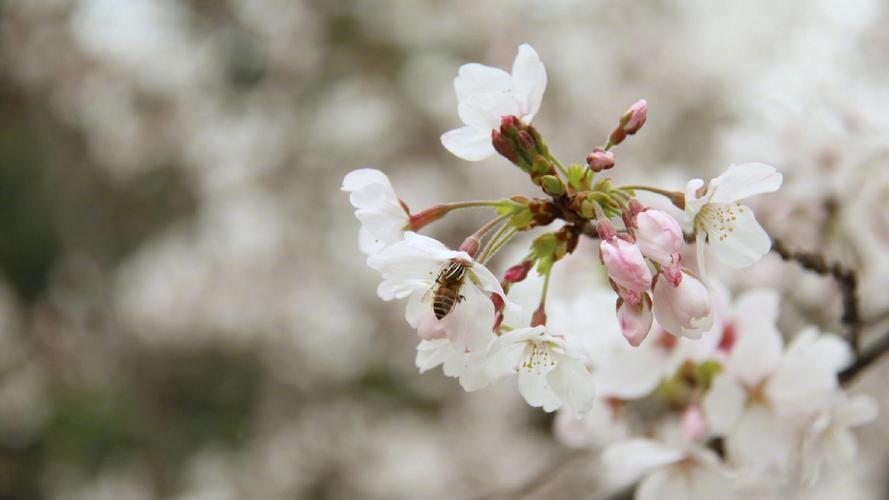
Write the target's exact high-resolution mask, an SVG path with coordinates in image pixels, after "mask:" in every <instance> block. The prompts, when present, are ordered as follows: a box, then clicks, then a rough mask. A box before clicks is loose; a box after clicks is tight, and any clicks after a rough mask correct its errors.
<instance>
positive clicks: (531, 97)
mask: <svg viewBox="0 0 889 500" xmlns="http://www.w3.org/2000/svg"><path fill="white" fill-rule="evenodd" d="M454 90H455V91H456V93H457V101H458V106H457V111H458V113H459V115H460V119H461V120H462V121H463V123H464V124H465V126H464V127H461V128H457V129H454V130H451V131H448V132H445V133H444V134H443V135H442V136H441V143H442V145H443V146H444V147H445V148H447V150H448V151H450V152H451V153H453V154H455V155H457V156H459V157H460V158H463V159H464V160H469V161H478V160H483V159H485V158H488V157H490V156H493V155H494V154H495V150H494V147H493V145H492V144H491V131H492V130H494V129H496V128H498V127H500V119H501V117H502V116H507V115H511V116H516V117H518V118H519V119H520V120H521V121H522V122H523V123H525V124H530V123H531V120H533V119H534V115H536V114H537V111H538V110H540V103H541V101H542V100H543V93H544V91H545V90H546V69H545V68H544V67H543V63H542V62H541V61H540V58H539V57H538V55H537V52H536V51H535V50H534V48H533V47H531V46H530V45H528V44H522V45H521V46H519V51H518V54H517V55H516V58H515V61H514V62H513V65H512V74H509V73H507V72H506V71H503V70H502V69H499V68H493V67H490V66H485V65H482V64H478V63H471V64H464V65H463V66H461V67H460V70H459V72H458V75H457V78H455V79H454Z"/></svg>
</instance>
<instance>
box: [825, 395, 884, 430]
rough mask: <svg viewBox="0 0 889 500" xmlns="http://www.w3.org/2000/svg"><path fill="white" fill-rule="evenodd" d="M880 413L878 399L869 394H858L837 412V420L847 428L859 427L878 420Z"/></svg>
mask: <svg viewBox="0 0 889 500" xmlns="http://www.w3.org/2000/svg"><path fill="white" fill-rule="evenodd" d="M879 412H880V408H879V406H877V400H876V399H874V398H873V397H871V396H870V395H867V394H858V395H855V396H852V397H851V398H849V401H847V402H846V403H845V404H844V405H843V406H842V407H840V408H839V409H838V410H837V416H836V418H837V420H838V421H841V422H842V423H843V424H844V425H846V426H847V427H858V426H859V425H864V424H866V423H868V422H871V421H873V420H874V419H876V418H877V415H878V414H879Z"/></svg>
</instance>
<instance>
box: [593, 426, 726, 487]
mask: <svg viewBox="0 0 889 500" xmlns="http://www.w3.org/2000/svg"><path fill="white" fill-rule="evenodd" d="M602 460H603V462H604V463H605V465H606V466H608V467H609V468H611V469H613V470H615V471H620V472H626V471H630V472H634V473H636V474H640V473H641V474H643V478H642V480H641V481H640V482H639V486H638V487H637V488H636V495H635V498H636V500H712V499H714V498H720V499H722V498H728V499H731V498H736V496H737V495H736V494H735V492H734V491H732V484H731V481H730V477H729V475H728V472H727V471H726V469H725V468H724V467H723V466H722V464H721V462H720V460H719V457H718V456H717V455H716V453H714V452H713V451H711V450H708V449H706V448H703V447H701V446H698V445H694V444H686V445H683V446H671V445H667V444H664V443H661V442H659V441H655V440H652V439H642V438H636V439H629V440H627V441H622V442H619V443H616V444H613V445H611V446H609V447H608V448H607V449H606V450H605V452H604V453H603V454H602Z"/></svg>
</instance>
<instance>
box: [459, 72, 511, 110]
mask: <svg viewBox="0 0 889 500" xmlns="http://www.w3.org/2000/svg"><path fill="white" fill-rule="evenodd" d="M511 87H512V77H511V76H510V75H509V73H507V72H506V71H503V70H502V69H500V68H494V67H491V66H485V65H484V64H478V63H469V64H464V65H463V66H460V70H459V71H458V74H457V77H456V78H454V90H455V91H456V93H457V100H458V101H463V100H466V99H467V98H468V97H470V96H472V95H475V94H484V93H490V92H507V91H509V90H510V89H511Z"/></svg>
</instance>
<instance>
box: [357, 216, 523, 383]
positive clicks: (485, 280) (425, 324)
mask: <svg viewBox="0 0 889 500" xmlns="http://www.w3.org/2000/svg"><path fill="white" fill-rule="evenodd" d="M454 260H457V261H459V262H462V263H464V265H465V266H466V278H465V280H464V282H463V285H462V287H461V289H460V294H461V296H462V298H461V299H460V300H459V301H458V303H457V304H456V305H455V306H454V309H453V310H452V311H451V312H450V313H449V314H447V315H446V316H444V317H443V318H441V319H440V320H438V319H436V318H435V316H434V314H433V310H432V304H431V298H432V295H433V288H434V287H435V280H436V278H437V277H438V275H439V273H440V272H441V271H442V269H444V268H445V267H447V266H448V265H450V263H451V262H452V261H454ZM367 263H368V265H369V266H370V267H372V268H373V269H376V270H377V271H379V272H380V273H381V274H382V275H383V281H382V282H381V283H380V286H379V287H378V289H377V294H378V295H379V296H380V298H382V299H383V300H393V299H401V298H407V299H408V302H407V308H406V310H405V318H406V319H407V321H408V323H409V324H410V325H411V326H412V327H414V328H417V329H418V333H419V334H420V336H421V337H422V338H423V339H424V341H423V342H421V346H420V352H418V355H417V365H418V367H419V368H420V369H421V370H428V369H429V368H432V367H433V366H437V365H438V364H442V363H445V361H446V360H451V361H450V363H447V364H446V369H447V372H448V374H449V375H451V376H457V375H459V374H460V373H461V372H462V369H458V368H457V367H458V366H463V365H462V364H461V363H462V361H463V358H462V355H463V354H464V353H466V352H477V351H481V350H484V349H486V348H487V347H488V345H489V344H490V342H491V341H492V340H493V334H492V328H493V326H494V321H495V310H494V303H493V302H492V300H491V295H492V294H496V295H498V296H499V297H500V298H501V299H502V301H503V304H504V307H505V308H507V309H509V310H513V311H515V310H517V309H518V306H517V305H516V304H514V303H513V302H512V301H510V300H509V299H508V298H507V297H506V294H505V293H504V292H503V289H502V288H501V287H500V283H499V282H498V281H497V278H496V277H494V275H493V274H491V272H490V271H489V270H488V269H487V268H485V266H483V265H482V264H480V263H478V262H475V261H474V260H473V259H472V257H470V256H469V254H467V253H466V252H462V251H456V250H450V249H448V248H447V247H446V246H445V245H444V244H442V243H441V242H440V241H438V240H435V239H433V238H429V237H427V236H423V235H420V234H417V233H414V232H410V231H409V232H407V233H405V235H404V239H403V240H402V241H400V242H398V243H396V244H394V245H391V246H389V247H387V248H385V249H384V250H383V251H381V252H380V253H378V254H374V255H371V256H369V257H368V259H367ZM458 359H459V362H458Z"/></svg>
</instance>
